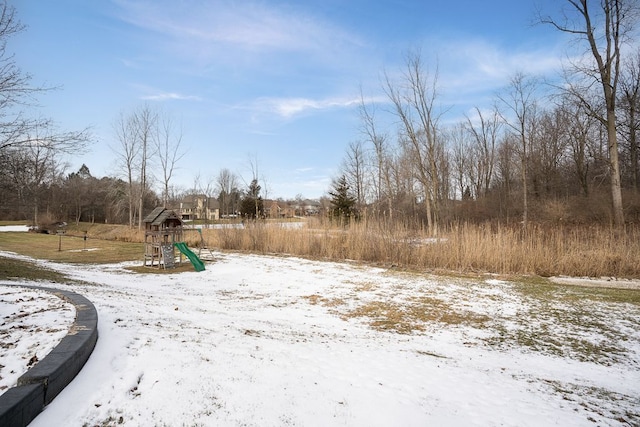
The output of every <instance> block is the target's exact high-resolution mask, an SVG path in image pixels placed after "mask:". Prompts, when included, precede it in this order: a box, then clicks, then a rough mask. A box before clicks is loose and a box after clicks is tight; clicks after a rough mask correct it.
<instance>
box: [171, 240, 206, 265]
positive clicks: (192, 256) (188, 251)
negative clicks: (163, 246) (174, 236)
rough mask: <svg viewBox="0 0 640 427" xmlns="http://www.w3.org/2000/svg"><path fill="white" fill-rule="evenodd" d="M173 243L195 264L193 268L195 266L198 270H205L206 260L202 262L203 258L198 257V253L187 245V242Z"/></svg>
mask: <svg viewBox="0 0 640 427" xmlns="http://www.w3.org/2000/svg"><path fill="white" fill-rule="evenodd" d="M173 245H174V246H175V247H176V248H178V250H179V251H180V252H182V253H183V254H184V255H185V256H186V257H187V258H189V261H191V264H193V268H195V269H196V271H203V270H204V262H202V260H201V259H200V258H198V255H196V254H195V253H193V251H192V250H191V249H189V248H188V247H187V244H186V243H185V242H176V243H174V244H173Z"/></svg>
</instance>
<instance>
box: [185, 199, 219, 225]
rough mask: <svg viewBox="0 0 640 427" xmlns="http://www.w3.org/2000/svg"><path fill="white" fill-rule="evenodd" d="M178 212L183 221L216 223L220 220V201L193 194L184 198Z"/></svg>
mask: <svg viewBox="0 0 640 427" xmlns="http://www.w3.org/2000/svg"><path fill="white" fill-rule="evenodd" d="M176 211H178V213H179V215H180V218H182V220H183V221H196V220H199V221H215V220H218V219H220V204H219V203H218V200H216V199H215V198H213V197H207V196H206V195H204V194H192V195H190V196H186V197H184V198H183V199H182V200H181V201H180V205H179V207H178V208H177V209H176Z"/></svg>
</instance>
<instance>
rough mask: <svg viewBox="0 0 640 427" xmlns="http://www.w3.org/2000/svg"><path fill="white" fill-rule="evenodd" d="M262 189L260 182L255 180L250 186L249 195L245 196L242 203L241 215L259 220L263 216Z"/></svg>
mask: <svg viewBox="0 0 640 427" xmlns="http://www.w3.org/2000/svg"><path fill="white" fill-rule="evenodd" d="M260 190H261V187H260V185H258V180H257V179H254V180H252V181H251V184H249V189H248V190H247V194H245V196H244V198H243V199H242V202H241V203H240V213H241V214H242V216H244V217H247V218H259V217H261V216H262V215H263V212H264V204H263V201H262V197H260Z"/></svg>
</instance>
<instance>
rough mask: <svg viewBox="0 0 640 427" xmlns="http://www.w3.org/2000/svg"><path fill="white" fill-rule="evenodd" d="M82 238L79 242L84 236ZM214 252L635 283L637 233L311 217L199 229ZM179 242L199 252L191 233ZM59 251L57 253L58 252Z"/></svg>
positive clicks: (116, 240)
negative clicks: (438, 226)
mask: <svg viewBox="0 0 640 427" xmlns="http://www.w3.org/2000/svg"><path fill="white" fill-rule="evenodd" d="M85 233H86V235H87V240H86V241H85V240H84V235H85ZM143 239H144V233H143V232H141V231H139V230H137V229H130V228H128V227H127V226H122V225H105V224H99V225H92V224H82V223H81V224H80V225H78V226H75V225H70V226H69V227H68V229H67V231H66V234H65V235H64V236H62V237H60V236H57V235H47V234H36V233H0V249H1V250H7V251H13V252H17V253H21V254H24V255H29V256H32V257H35V258H39V259H49V260H54V261H60V262H68V263H112V262H120V261H132V260H140V262H141V263H142V259H143V245H142V243H141V242H142V241H143ZM203 240H204V244H205V245H206V246H207V247H209V248H212V249H218V250H231V251H243V252H251V253H262V254H284V255H292V256H300V257H306V258H311V259H321V260H331V261H343V260H350V261H358V262H364V263H369V264H374V265H382V266H387V267H397V268H401V269H408V270H418V271H423V270H428V271H431V272H442V273H445V272H447V273H452V272H455V273H462V274H475V273H495V274H502V275H535V276H543V277H546V276H557V275H565V276H577V277H584V276H587V277H618V278H640V230H639V229H638V228H637V227H628V228H627V229H626V230H625V231H617V230H614V229H611V228H608V227H603V226H581V227H564V228H562V227H559V226H546V227H541V226H532V227H531V228H529V230H527V231H526V232H525V231H523V230H521V229H519V228H514V227H507V226H499V225H471V224H461V225H455V226H452V227H449V228H448V229H446V230H443V231H442V232H441V234H440V235H439V236H438V237H437V238H434V237H432V236H429V235H428V234H427V232H426V231H425V230H423V229H416V228H415V227H413V226H411V227H410V226H408V225H406V224H403V223H393V224H389V223H384V222H376V221H360V222H352V223H351V224H349V225H348V226H345V227H340V226H336V225H333V224H331V223H329V222H327V221H321V220H319V219H317V218H313V219H309V220H306V221H304V222H303V223H302V224H301V226H300V227H295V226H292V224H291V223H290V222H288V223H279V222H272V221H258V222H248V223H246V224H245V225H244V226H241V225H240V224H227V227H225V228H212V229H205V230H204V231H203ZM185 241H186V242H187V244H188V245H189V246H191V247H192V248H198V247H199V246H200V245H201V243H202V241H201V239H200V234H199V233H197V232H196V231H185ZM59 249H61V250H59Z"/></svg>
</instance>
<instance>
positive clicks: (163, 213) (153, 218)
mask: <svg viewBox="0 0 640 427" xmlns="http://www.w3.org/2000/svg"><path fill="white" fill-rule="evenodd" d="M168 219H171V220H178V221H179V222H180V224H182V219H180V216H179V215H178V214H176V213H175V212H174V211H172V210H170V209H167V208H164V207H162V206H159V207H157V208H155V209H154V210H152V211H151V213H150V214H149V215H147V216H146V217H145V218H144V220H143V221H144V223H145V224H149V223H151V224H152V225H160V224H162V223H164V222H165V221H166V220H168Z"/></svg>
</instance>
